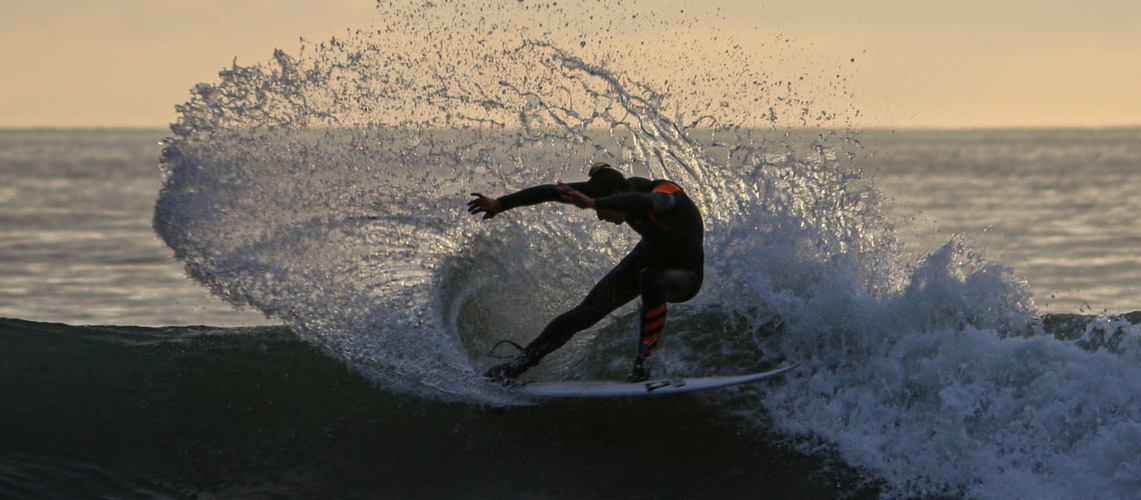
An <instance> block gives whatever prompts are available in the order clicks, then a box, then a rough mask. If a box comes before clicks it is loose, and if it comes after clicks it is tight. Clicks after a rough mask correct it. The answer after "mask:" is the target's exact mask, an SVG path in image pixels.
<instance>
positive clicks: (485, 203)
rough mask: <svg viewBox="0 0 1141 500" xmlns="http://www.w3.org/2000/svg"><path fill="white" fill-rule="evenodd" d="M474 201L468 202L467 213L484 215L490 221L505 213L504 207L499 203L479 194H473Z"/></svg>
mask: <svg viewBox="0 0 1141 500" xmlns="http://www.w3.org/2000/svg"><path fill="white" fill-rule="evenodd" d="M471 195H472V196H475V199H474V200H471V201H469V202H467V211H468V212H469V213H471V214H472V215H478V214H483V218H484V219H490V218H492V217H495V216H496V215H499V213H500V212H502V211H503V205H502V204H500V203H499V202H498V201H496V200H494V199H492V198H488V197H486V196H484V195H482V194H479V193H472V194H471Z"/></svg>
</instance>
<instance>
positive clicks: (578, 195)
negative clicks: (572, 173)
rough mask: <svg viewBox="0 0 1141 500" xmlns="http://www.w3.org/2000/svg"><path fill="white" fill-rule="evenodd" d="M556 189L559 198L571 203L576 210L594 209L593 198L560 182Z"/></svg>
mask: <svg viewBox="0 0 1141 500" xmlns="http://www.w3.org/2000/svg"><path fill="white" fill-rule="evenodd" d="M556 189H558V190H559V192H560V193H562V194H561V195H560V197H561V198H562V199H563V201H565V202H567V203H572V204H574V206H576V207H578V208H594V198H591V197H589V196H587V195H585V194H583V192H582V191H579V190H577V189H575V188H572V187H570V185H568V184H565V183H562V182H560V183H559V184H558V186H557V187H556Z"/></svg>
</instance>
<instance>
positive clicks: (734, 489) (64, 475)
mask: <svg viewBox="0 0 1141 500" xmlns="http://www.w3.org/2000/svg"><path fill="white" fill-rule="evenodd" d="M0 380H2V381H3V382H0V393H2V394H4V396H5V397H4V398H2V399H0V450H3V452H2V453H0V497H2V498H488V499H492V498H568V499H570V498H853V497H854V498H874V497H875V496H876V491H877V489H876V487H875V486H874V485H861V484H860V483H861V480H860V475H859V474H858V473H856V472H854V471H852V470H850V469H847V468H845V467H843V466H841V465H838V464H836V463H833V462H832V461H831V460H830V459H828V458H821V457H810V456H806V455H803V454H801V453H798V452H796V451H794V450H792V449H791V448H789V447H787V446H784V445H782V444H781V443H782V440H781V439H780V438H777V437H775V436H770V435H766V434H764V433H758V432H756V431H754V430H749V431H745V430H744V428H743V426H742V422H739V421H737V420H736V419H735V418H734V417H733V416H732V415H730V414H726V413H725V412H722V411H720V410H719V409H718V408H717V407H713V406H710V405H706V404H702V402H701V396H700V395H688V396H686V395H682V396H680V397H663V398H642V399H631V400H602V401H568V402H557V403H548V404H543V405H537V406H525V407H513V408H510V409H497V408H492V407H481V406H473V405H467V404H456V403H439V402H433V401H430V400H424V399H420V398H416V397H411V396H406V395H405V396H401V395H394V394H392V393H389V392H386V391H383V390H380V389H378V388H377V387H376V386H375V385H374V384H372V383H370V382H369V381H368V380H367V379H365V378H363V377H362V376H360V375H358V374H356V373H354V372H352V371H350V370H348V369H346V368H345V367H343V366H342V365H341V364H340V363H338V362H336V361H334V360H333V359H331V358H330V357H328V356H326V355H324V354H322V353H320V352H318V351H317V350H316V349H314V348H313V347H311V346H310V345H308V344H306V343H304V342H302V341H300V340H297V338H296V336H294V335H293V334H292V333H291V332H290V331H289V330H288V329H286V328H284V327H250V328H232V329H218V328H209V327H177V328H141V327H101V326H91V327H77V326H66V325H60V324H50V323H33V322H27V321H21V320H7V319H5V320H0ZM753 390H763V387H754V388H748V389H745V391H753Z"/></svg>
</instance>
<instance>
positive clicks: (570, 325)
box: [487, 254, 641, 379]
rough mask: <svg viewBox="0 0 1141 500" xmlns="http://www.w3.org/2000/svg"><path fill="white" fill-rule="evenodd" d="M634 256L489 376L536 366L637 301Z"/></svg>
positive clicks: (510, 374)
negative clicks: (627, 304)
mask: <svg viewBox="0 0 1141 500" xmlns="http://www.w3.org/2000/svg"><path fill="white" fill-rule="evenodd" d="M637 260H638V259H636V258H634V255H633V254H632V255H629V256H627V257H626V258H625V259H622V262H619V263H618V265H617V266H615V267H614V269H613V270H611V271H610V272H609V273H607V274H606V276H605V277H603V278H602V281H599V282H598V284H597V285H595V286H594V288H592V289H591V290H590V293H588V294H587V295H586V298H584V299H583V300H582V303H580V304H579V305H578V306H575V308H574V309H571V310H569V311H567V312H565V313H562V314H560V315H559V316H558V317H556V318H555V319H553V320H551V322H550V323H549V324H547V326H546V328H544V329H543V331H542V333H540V334H539V336H538V337H536V338H535V340H532V341H531V343H530V344H527V347H526V348H524V349H523V353H522V354H520V355H519V357H517V358H515V359H513V360H512V361H511V362H508V363H504V364H501V365H497V366H494V367H492V368H491V369H490V370H488V372H487V377H489V378H493V379H512V378H515V377H517V376H518V375H519V374H520V373H523V371H525V370H527V369H528V368H530V367H532V366H535V365H537V364H538V363H539V360H541V359H543V357H544V356H546V355H547V354H550V353H551V352H552V351H554V350H556V349H558V348H560V347H562V346H563V345H564V344H566V343H567V341H569V340H570V339H571V337H574V335H575V334H576V333H578V332H581V331H583V330H585V329H587V328H590V327H591V326H593V325H594V324H595V323H598V322H599V321H601V320H602V318H605V317H606V315H607V314H610V313H611V312H613V311H614V310H615V309H618V308H619V307H622V305H623V304H626V303H627V302H630V301H631V300H634V298H635V297H637V296H638V293H639V276H640V275H641V267H639V266H638V263H637Z"/></svg>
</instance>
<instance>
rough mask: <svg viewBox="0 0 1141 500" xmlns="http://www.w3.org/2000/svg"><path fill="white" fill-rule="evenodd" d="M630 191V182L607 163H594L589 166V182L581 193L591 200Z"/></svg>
mask: <svg viewBox="0 0 1141 500" xmlns="http://www.w3.org/2000/svg"><path fill="white" fill-rule="evenodd" d="M629 191H630V181H628V180H626V177H625V176H623V175H622V172H619V171H618V170H615V169H614V167H611V166H610V164H609V163H605V162H601V161H600V162H595V164H594V165H591V166H590V180H589V181H587V182H586V190H584V191H583V192H584V193H586V194H587V195H588V196H590V197H592V198H601V197H603V196H610V195H614V194H619V193H626V192H629Z"/></svg>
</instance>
